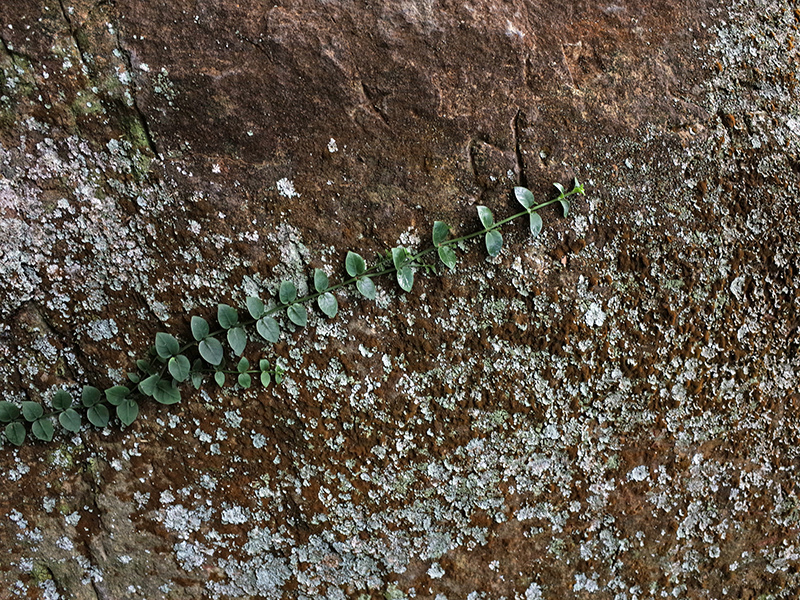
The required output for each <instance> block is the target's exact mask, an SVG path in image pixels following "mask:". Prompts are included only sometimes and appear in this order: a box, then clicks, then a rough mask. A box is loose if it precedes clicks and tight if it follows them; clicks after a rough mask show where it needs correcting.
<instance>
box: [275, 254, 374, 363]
mask: <svg viewBox="0 0 800 600" xmlns="http://www.w3.org/2000/svg"><path fill="white" fill-rule="evenodd" d="M344 268H345V270H346V271H347V274H348V275H350V277H356V278H357V279H356V289H357V290H358V291H359V292H360V293H361V295H362V296H364V297H365V298H366V299H367V300H375V295H376V292H377V290H376V289H375V284H374V283H373V282H372V279H371V278H370V277H369V276H368V275H365V273H366V272H367V263H366V262H365V261H364V259H363V258H362V257H361V256H360V255H358V254H356V253H355V252H352V251H351V252H348V253H347V257H346V258H345V261H344ZM276 379H277V377H276Z"/></svg>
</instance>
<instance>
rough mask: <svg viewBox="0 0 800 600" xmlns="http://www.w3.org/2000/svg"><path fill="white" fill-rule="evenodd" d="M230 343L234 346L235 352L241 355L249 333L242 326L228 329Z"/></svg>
mask: <svg viewBox="0 0 800 600" xmlns="http://www.w3.org/2000/svg"><path fill="white" fill-rule="evenodd" d="M228 344H230V346H231V348H233V353H234V354H235V355H236V356H239V355H240V354H241V353H242V352H244V349H245V347H246V346H247V334H246V333H245V332H244V329H242V328H241V327H234V328H232V329H228Z"/></svg>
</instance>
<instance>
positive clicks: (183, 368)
mask: <svg viewBox="0 0 800 600" xmlns="http://www.w3.org/2000/svg"><path fill="white" fill-rule="evenodd" d="M167 368H168V369H169V374H170V375H172V376H173V377H174V378H175V380H176V381H180V382H181V383H183V382H184V381H186V380H187V379H188V377H189V370H190V369H191V364H190V363H189V359H188V358H186V357H185V356H184V355H183V354H179V355H178V356H173V357H172V358H170V359H169V362H168V363H167Z"/></svg>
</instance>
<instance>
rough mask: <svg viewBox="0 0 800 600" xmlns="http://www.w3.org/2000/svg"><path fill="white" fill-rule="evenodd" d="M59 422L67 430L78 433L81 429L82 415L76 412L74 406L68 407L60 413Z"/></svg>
mask: <svg viewBox="0 0 800 600" xmlns="http://www.w3.org/2000/svg"><path fill="white" fill-rule="evenodd" d="M58 422H59V423H61V426H62V427H63V428H64V429H66V430H67V431H71V432H72V433H78V432H79V431H80V430H81V416H80V415H79V414H78V413H77V412H75V409H74V408H68V409H67V410H65V411H64V412H62V413H61V414H60V415H58Z"/></svg>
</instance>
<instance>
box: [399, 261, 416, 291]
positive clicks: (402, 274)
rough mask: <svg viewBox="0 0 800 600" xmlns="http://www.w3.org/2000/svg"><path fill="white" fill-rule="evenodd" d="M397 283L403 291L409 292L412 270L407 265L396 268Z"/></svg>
mask: <svg viewBox="0 0 800 600" xmlns="http://www.w3.org/2000/svg"><path fill="white" fill-rule="evenodd" d="M397 283H399V284H400V287H401V288H403V290H404V291H406V292H410V291H411V288H412V287H413V286H414V271H413V270H412V269H411V267H409V266H405V267H401V268H400V269H398V270H397Z"/></svg>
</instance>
